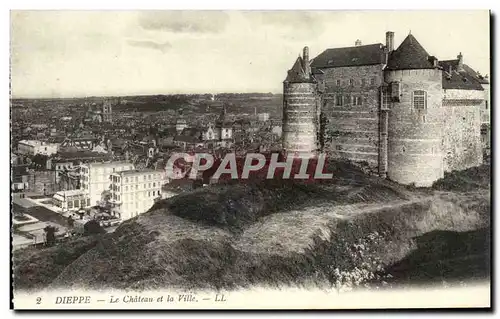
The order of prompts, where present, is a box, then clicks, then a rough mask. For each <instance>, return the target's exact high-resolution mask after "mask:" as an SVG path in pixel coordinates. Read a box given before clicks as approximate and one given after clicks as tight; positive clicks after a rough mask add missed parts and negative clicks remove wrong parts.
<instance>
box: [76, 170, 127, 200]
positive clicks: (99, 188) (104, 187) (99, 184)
mask: <svg viewBox="0 0 500 319" xmlns="http://www.w3.org/2000/svg"><path fill="white" fill-rule="evenodd" d="M131 169H134V164H131V163H127V162H108V163H88V164H82V165H81V167H80V174H81V178H80V185H81V189H83V190H85V191H86V192H87V194H88V195H89V198H90V204H91V206H94V205H98V204H99V203H100V202H101V200H102V194H103V192H104V191H109V190H110V186H111V180H110V176H111V174H113V173H115V172H120V171H127V170H131Z"/></svg>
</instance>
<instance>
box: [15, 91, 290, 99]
mask: <svg viewBox="0 0 500 319" xmlns="http://www.w3.org/2000/svg"><path fill="white" fill-rule="evenodd" d="M211 94H213V95H220V94H272V95H281V94H283V92H218V93H212V92H201V93H185V92H176V93H151V94H149V93H145V94H142V93H141V94H124V95H122V94H120V95H116V94H115V95H85V96H58V97H50V96H37V97H32V96H30V97H23V96H21V97H14V96H11V97H10V99H11V100H37V99H43V100H52V99H85V98H106V97H108V98H111V97H139V96H162V95H164V96H171V95H211Z"/></svg>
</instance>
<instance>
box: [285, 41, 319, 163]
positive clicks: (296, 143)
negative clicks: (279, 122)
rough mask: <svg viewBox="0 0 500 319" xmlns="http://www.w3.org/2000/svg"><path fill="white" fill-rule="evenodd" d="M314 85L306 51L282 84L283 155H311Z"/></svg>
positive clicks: (314, 126) (314, 131) (315, 145)
mask: <svg viewBox="0 0 500 319" xmlns="http://www.w3.org/2000/svg"><path fill="white" fill-rule="evenodd" d="M317 105H318V93H317V83H316V81H315V80H314V78H313V76H312V74H311V67H310V63H309V48H308V47H305V48H304V53H303V57H298V58H297V61H296V62H295V64H294V65H293V67H292V69H291V70H290V71H288V76H287V78H286V80H285V81H284V82H283V149H284V151H285V152H286V153H289V154H290V153H293V154H299V155H315V154H316V152H317V149H318V140H317V130H318V123H317V119H318V117H317V113H318V110H317V107H318V106H317Z"/></svg>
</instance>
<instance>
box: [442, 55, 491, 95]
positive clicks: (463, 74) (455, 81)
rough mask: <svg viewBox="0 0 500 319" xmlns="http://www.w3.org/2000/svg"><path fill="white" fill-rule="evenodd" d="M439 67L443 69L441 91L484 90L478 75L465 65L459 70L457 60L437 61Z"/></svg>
mask: <svg viewBox="0 0 500 319" xmlns="http://www.w3.org/2000/svg"><path fill="white" fill-rule="evenodd" d="M439 66H440V67H442V68H443V89H459V90H479V91H482V90H484V89H483V87H482V85H481V81H482V79H480V78H479V75H478V73H477V72H476V71H474V70H473V69H472V68H471V67H469V66H468V65H466V64H463V65H462V66H463V67H462V70H459V60H458V59H456V60H445V61H439ZM450 71H451V72H450Z"/></svg>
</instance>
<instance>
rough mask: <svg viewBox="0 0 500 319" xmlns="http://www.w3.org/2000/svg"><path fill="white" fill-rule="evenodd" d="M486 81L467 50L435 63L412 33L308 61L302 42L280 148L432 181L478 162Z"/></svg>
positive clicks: (287, 89)
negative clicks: (398, 40) (469, 62)
mask: <svg viewBox="0 0 500 319" xmlns="http://www.w3.org/2000/svg"><path fill="white" fill-rule="evenodd" d="M487 82H488V81H487V80H486V78H485V77H482V76H480V75H479V74H478V73H477V72H476V71H474V70H473V69H472V68H471V67H469V66H468V65H466V64H465V63H464V57H463V55H462V54H461V53H460V54H459V55H458V56H457V59H454V60H445V61H439V60H438V59H437V58H436V57H435V56H432V55H430V54H429V53H427V51H426V50H425V49H424V48H423V47H422V45H421V44H420V43H419V42H418V41H417V39H416V38H415V37H414V36H413V35H412V34H409V35H408V36H407V37H406V38H405V39H404V41H403V42H402V43H401V44H400V46H399V47H398V48H397V49H395V48H394V33H393V32H387V33H386V43H385V45H383V44H382V43H376V44H370V45H362V44H361V41H359V40H358V41H356V43H355V46H352V47H346V48H333V49H327V50H325V51H324V52H322V53H321V54H319V55H318V56H317V57H316V58H314V59H313V60H312V61H309V54H308V49H307V48H305V49H304V54H303V56H302V57H299V58H298V59H297V60H296V62H295V64H294V65H293V67H292V69H291V70H290V71H289V72H288V76H287V78H286V79H285V81H284V93H283V94H284V105H283V148H284V150H285V151H287V152H310V153H315V152H317V151H318V150H322V151H324V152H326V153H328V154H329V155H330V156H332V157H334V158H341V159H346V160H350V161H354V162H363V163H366V164H367V165H368V166H369V167H371V169H372V171H374V172H377V173H378V174H379V175H380V176H382V177H387V178H389V179H391V180H394V181H397V182H399V183H402V184H415V185H416V186H430V185H432V183H433V182H434V181H436V180H437V179H439V178H441V177H443V176H444V172H446V171H453V170H462V169H466V168H468V167H472V166H477V165H480V164H481V163H482V158H483V156H482V144H481V141H482V138H481V125H482V122H483V123H484V119H482V117H481V111H480V109H481V108H483V110H485V109H486V108H488V106H489V93H485V91H489V88H487V89H485V87H489V83H487ZM487 96H488V97H487ZM485 113H486V112H484V111H483V112H482V114H485ZM485 117H486V116H485ZM485 117H484V118H485ZM483 126H484V125H483ZM484 134H485V133H484V129H483V135H484ZM485 139H486V138H485V137H483V144H484V143H485V141H484V140H485Z"/></svg>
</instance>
